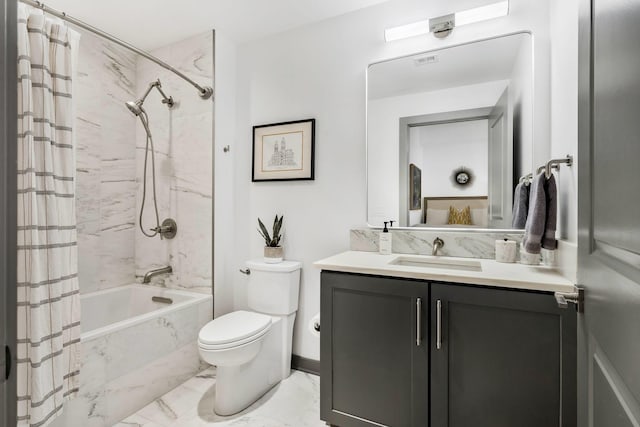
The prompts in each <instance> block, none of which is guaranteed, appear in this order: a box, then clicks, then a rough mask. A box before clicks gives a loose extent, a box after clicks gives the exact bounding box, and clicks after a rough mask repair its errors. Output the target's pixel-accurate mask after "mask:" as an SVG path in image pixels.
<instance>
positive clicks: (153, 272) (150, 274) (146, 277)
mask: <svg viewBox="0 0 640 427" xmlns="http://www.w3.org/2000/svg"><path fill="white" fill-rule="evenodd" d="M164 273H173V268H171V266H170V265H168V266H166V267H161V268H156V269H155V270H149V271H147V273H146V274H145V275H144V279H142V283H149V282H151V278H152V277H153V276H157V275H159V274H164Z"/></svg>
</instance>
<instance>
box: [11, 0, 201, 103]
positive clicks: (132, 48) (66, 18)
mask: <svg viewBox="0 0 640 427" xmlns="http://www.w3.org/2000/svg"><path fill="white" fill-rule="evenodd" d="M19 1H20V2H21V3H24V4H26V5H29V6H32V7H35V8H38V9H40V10H42V12H44V13H48V14H49V15H51V16H55V17H56V18H60V19H62V20H63V21H67V22H69V23H70V24H73V25H75V26H77V27H79V28H82V29H83V30H86V31H89V32H91V33H93V34H95V35H97V36H99V37H102V38H103V39H107V40H109V41H111V42H113V43H115V44H118V45H120V46H122V47H124V48H126V49H129V50H130V51H132V52H134V53H136V54H138V55H140V56H142V57H144V58H146V59H148V60H149V61H151V62H154V63H156V64H158V65H159V66H161V67H162V68H164V69H166V70H169V71H171V72H172V73H174V74H176V75H177V76H178V77H180V78H182V79H183V80H185V81H187V82H188V83H190V84H191V85H192V86H193V87H195V88H196V89H197V90H198V92H199V95H200V98H202V99H209V98H211V96H212V95H213V89H212V88H211V87H210V86H200V85H199V84H198V83H196V82H195V81H193V80H192V79H190V78H189V77H187V76H186V75H185V74H184V73H182V72H181V71H180V70H178V69H176V68H174V67H172V66H171V65H169V64H167V63H166V62H164V61H162V60H160V59H158V58H156V57H155V56H153V55H151V54H150V53H147V52H145V51H144V50H142V49H138V48H137V47H135V46H133V45H132V44H129V43H127V42H125V41H123V40H120V39H119V38H117V37H115V36H112V35H111V34H109V33H105V32H104V31H102V30H100V29H98V28H96V27H93V26H91V25H89V24H87V23H86V22H83V21H81V20H79V19H76V18H74V17H73V16H70V15H67V14H66V13H65V12H60V11H58V10H56V9H52V8H50V7H49V6H45V4H44V3H42V2H39V1H36V0H19Z"/></svg>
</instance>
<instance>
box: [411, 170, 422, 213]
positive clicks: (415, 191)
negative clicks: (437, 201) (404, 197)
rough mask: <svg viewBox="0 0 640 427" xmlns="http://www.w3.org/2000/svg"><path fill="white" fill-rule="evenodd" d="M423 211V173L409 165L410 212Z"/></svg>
mask: <svg viewBox="0 0 640 427" xmlns="http://www.w3.org/2000/svg"><path fill="white" fill-rule="evenodd" d="M419 209H422V171H421V170H420V168H419V167H417V166H416V165H414V164H413V163H411V164H409V210H412V211H415V210H419Z"/></svg>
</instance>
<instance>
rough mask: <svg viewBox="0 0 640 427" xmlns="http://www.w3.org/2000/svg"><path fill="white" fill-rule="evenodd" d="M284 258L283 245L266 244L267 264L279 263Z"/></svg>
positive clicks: (265, 257) (265, 256) (265, 255)
mask: <svg viewBox="0 0 640 427" xmlns="http://www.w3.org/2000/svg"><path fill="white" fill-rule="evenodd" d="M283 260H284V248H283V247H282V246H265V247H264V262H266V263H267V264H277V263H279V262H282V261H283Z"/></svg>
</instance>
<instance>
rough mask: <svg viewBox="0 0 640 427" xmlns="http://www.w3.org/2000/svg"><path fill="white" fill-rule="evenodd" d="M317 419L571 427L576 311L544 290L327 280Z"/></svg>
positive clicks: (327, 276) (331, 275)
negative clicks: (560, 303) (558, 304)
mask: <svg viewBox="0 0 640 427" xmlns="http://www.w3.org/2000/svg"><path fill="white" fill-rule="evenodd" d="M321 282H322V285H321V316H322V317H321V318H322V330H321V342H320V357H321V368H320V371H321V381H320V395H321V396H320V399H321V400H320V417H321V418H322V419H323V420H324V421H326V422H327V423H328V424H330V425H334V426H340V427H352V426H356V427H364V426H390V427H414V426H415V427H418V426H421V427H422V426H431V427H576V413H577V407H576V392H577V386H576V336H577V335H576V317H577V315H576V311H575V310H574V309H573V308H568V309H561V308H558V306H557V303H556V300H555V298H554V296H553V294H552V293H550V292H535V291H524V290H514V289H504V288H491V287H483V286H475V285H462V284H444V283H430V282H427V281H421V280H412V279H399V278H392V277H379V276H369V275H362V274H351V273H338V272H330V271H323V272H322V278H321Z"/></svg>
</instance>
